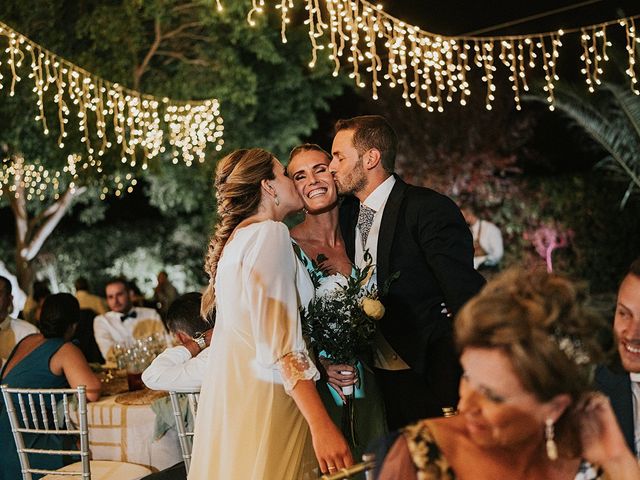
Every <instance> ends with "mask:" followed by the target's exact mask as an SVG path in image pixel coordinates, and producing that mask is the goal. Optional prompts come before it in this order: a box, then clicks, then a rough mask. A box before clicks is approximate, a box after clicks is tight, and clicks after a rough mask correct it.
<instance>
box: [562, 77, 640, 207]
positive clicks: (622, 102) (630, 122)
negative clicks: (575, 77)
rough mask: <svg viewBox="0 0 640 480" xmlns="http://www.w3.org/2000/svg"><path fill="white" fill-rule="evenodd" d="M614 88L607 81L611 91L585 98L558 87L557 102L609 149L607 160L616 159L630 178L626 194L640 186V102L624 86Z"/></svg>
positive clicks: (580, 125) (620, 168) (626, 195)
mask: <svg viewBox="0 0 640 480" xmlns="http://www.w3.org/2000/svg"><path fill="white" fill-rule="evenodd" d="M615 89H616V86H615V85H614V86H611V85H607V87H606V88H602V90H603V91H608V92H609V95H608V96H606V97H602V96H598V97H597V96H590V97H589V99H588V100H586V99H584V98H582V97H580V96H579V95H578V94H577V93H575V92H574V91H572V90H570V89H567V88H559V89H558V90H557V92H556V106H557V107H558V109H559V110H560V111H561V112H562V113H564V114H565V115H567V116H568V117H569V118H571V119H572V120H573V122H575V124H576V125H578V126H579V127H581V128H582V129H583V130H584V131H585V132H586V133H587V134H588V135H589V136H590V137H591V138H593V139H594V140H595V141H596V142H597V143H599V144H600V145H601V146H602V148H604V149H605V150H606V151H607V153H608V156H607V157H606V158H605V159H603V160H604V161H611V162H614V165H616V166H617V169H618V170H620V171H621V173H624V176H625V178H628V179H630V180H631V189H629V188H627V191H626V193H625V198H627V197H628V195H630V194H631V192H632V191H633V190H634V188H635V187H638V188H640V102H638V100H637V99H636V98H632V97H629V96H628V95H626V94H625V92H623V91H621V90H620V91H616V92H615V93H614V91H613V90H615ZM631 95H633V94H631ZM634 97H635V95H634ZM602 163H604V162H601V164H602ZM625 203H626V201H625Z"/></svg>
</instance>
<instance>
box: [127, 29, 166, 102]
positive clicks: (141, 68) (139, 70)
mask: <svg viewBox="0 0 640 480" xmlns="http://www.w3.org/2000/svg"><path fill="white" fill-rule="evenodd" d="M154 31H155V36H154V39H153V43H152V44H151V46H150V47H149V51H148V52H147V54H146V55H145V57H144V59H143V60H142V63H141V64H140V65H138V66H137V67H136V69H135V71H134V73H133V88H134V89H135V90H140V79H141V78H142V75H144V72H145V71H146V70H147V67H148V66H149V62H150V61H151V58H152V57H153V56H154V55H155V53H156V51H157V50H158V47H159V46H160V43H161V42H162V30H161V26H160V19H159V18H157V17H156V19H155V21H154Z"/></svg>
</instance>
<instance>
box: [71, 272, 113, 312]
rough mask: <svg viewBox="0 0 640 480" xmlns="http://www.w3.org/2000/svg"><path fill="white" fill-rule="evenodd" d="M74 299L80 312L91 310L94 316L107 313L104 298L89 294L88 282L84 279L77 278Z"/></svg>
mask: <svg viewBox="0 0 640 480" xmlns="http://www.w3.org/2000/svg"><path fill="white" fill-rule="evenodd" d="M74 285H75V287H76V298H77V299H78V303H79V304H80V310H93V311H94V312H96V315H103V314H105V313H107V311H108V309H107V303H106V302H105V300H104V298H102V297H99V296H97V295H94V294H92V293H89V282H88V281H87V279H86V278H84V277H78V279H77V280H76V281H75V284H74Z"/></svg>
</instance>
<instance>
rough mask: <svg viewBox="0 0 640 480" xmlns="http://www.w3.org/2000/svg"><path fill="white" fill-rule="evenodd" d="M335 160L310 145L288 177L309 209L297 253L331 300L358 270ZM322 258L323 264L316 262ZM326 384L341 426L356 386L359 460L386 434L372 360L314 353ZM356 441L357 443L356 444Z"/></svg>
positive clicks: (322, 386)
mask: <svg viewBox="0 0 640 480" xmlns="http://www.w3.org/2000/svg"><path fill="white" fill-rule="evenodd" d="M330 162H331V155H329V153H328V152H326V151H325V150H323V149H322V147H320V146H319V145H316V144H312V143H305V144H302V145H299V146H297V147H295V148H294V149H293V150H292V151H291V153H290V155H289V163H288V165H287V173H288V176H289V177H290V178H291V180H293V184H294V185H295V187H296V190H297V191H298V195H300V198H301V199H302V202H303V204H304V211H305V216H304V220H303V221H302V222H301V223H299V224H298V225H296V226H295V227H293V228H292V229H291V237H292V238H293V239H294V241H295V243H296V244H297V246H298V247H299V248H297V249H296V253H297V254H298V256H299V257H300V258H301V260H302V262H303V263H304V264H305V267H306V268H307V270H309V273H310V274H311V275H312V276H314V277H315V278H316V279H317V284H316V296H317V297H318V296H323V295H327V296H328V295H331V294H333V292H335V291H336V290H339V289H341V288H344V287H345V286H346V284H347V279H348V278H349V277H350V276H351V275H353V274H354V267H353V264H352V263H351V261H350V260H349V257H348V256H347V252H346V250H345V246H344V240H343V239H342V233H341V232H340V227H339V225H338V192H337V189H336V185H335V182H334V180H333V175H332V174H331V172H330V171H329V163H330ZM318 258H320V259H322V261H321V262H318V261H317V259H318ZM315 353H316V354H317V358H318V361H319V363H320V364H321V365H322V367H323V370H324V373H325V377H326V382H323V381H320V382H318V383H317V384H316V387H317V389H318V392H319V394H320V398H322V400H323V402H324V405H325V407H326V408H327V411H328V412H329V415H330V416H331V418H333V420H334V422H335V423H336V424H338V425H339V424H340V423H341V422H342V420H343V418H344V417H343V415H344V412H343V409H344V408H345V402H344V400H345V396H344V394H343V393H342V388H343V387H348V386H351V385H355V398H354V409H355V411H356V414H355V417H356V419H355V437H356V438H355V439H349V440H350V446H351V447H352V451H353V452H354V456H356V457H359V456H360V455H361V454H362V453H364V451H365V448H366V447H367V446H368V445H369V444H370V443H371V442H372V441H373V440H375V439H377V438H379V437H381V436H382V435H384V434H386V432H387V428H386V422H385V418H384V404H383V401H382V396H381V394H380V392H379V389H378V385H377V383H376V381H375V376H374V373H373V370H372V363H373V362H372V359H371V358H367V357H368V356H371V355H362V358H361V359H360V360H359V361H358V362H357V363H356V365H355V366H354V365H340V364H334V363H333V362H332V360H331V359H330V358H328V357H327V355H326V353H324V352H315ZM351 440H355V443H353V442H351Z"/></svg>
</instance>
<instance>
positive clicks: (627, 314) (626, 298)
mask: <svg viewBox="0 0 640 480" xmlns="http://www.w3.org/2000/svg"><path fill="white" fill-rule="evenodd" d="M613 334H614V339H615V342H616V347H617V353H618V356H617V357H618V358H617V359H616V362H615V363H614V365H613V366H610V367H607V366H600V367H598V370H597V371H596V384H597V385H598V388H599V389H600V390H601V391H602V392H603V393H605V394H606V395H607V396H608V397H609V399H610V400H611V406H612V407H613V411H614V412H615V414H616V417H617V419H618V423H619V424H620V428H621V430H622V433H623V434H624V436H625V439H626V440H627V443H628V444H629V448H631V450H632V451H633V452H634V453H635V454H636V455H638V452H639V450H640V448H639V447H640V412H639V411H638V409H639V408H640V258H637V259H636V260H635V261H634V262H633V263H632V264H631V267H630V268H629V271H628V272H627V274H626V275H625V277H624V279H623V280H622V283H621V284H620V287H619V288H618V299H617V302H616V313H615V317H614V320H613Z"/></svg>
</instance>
